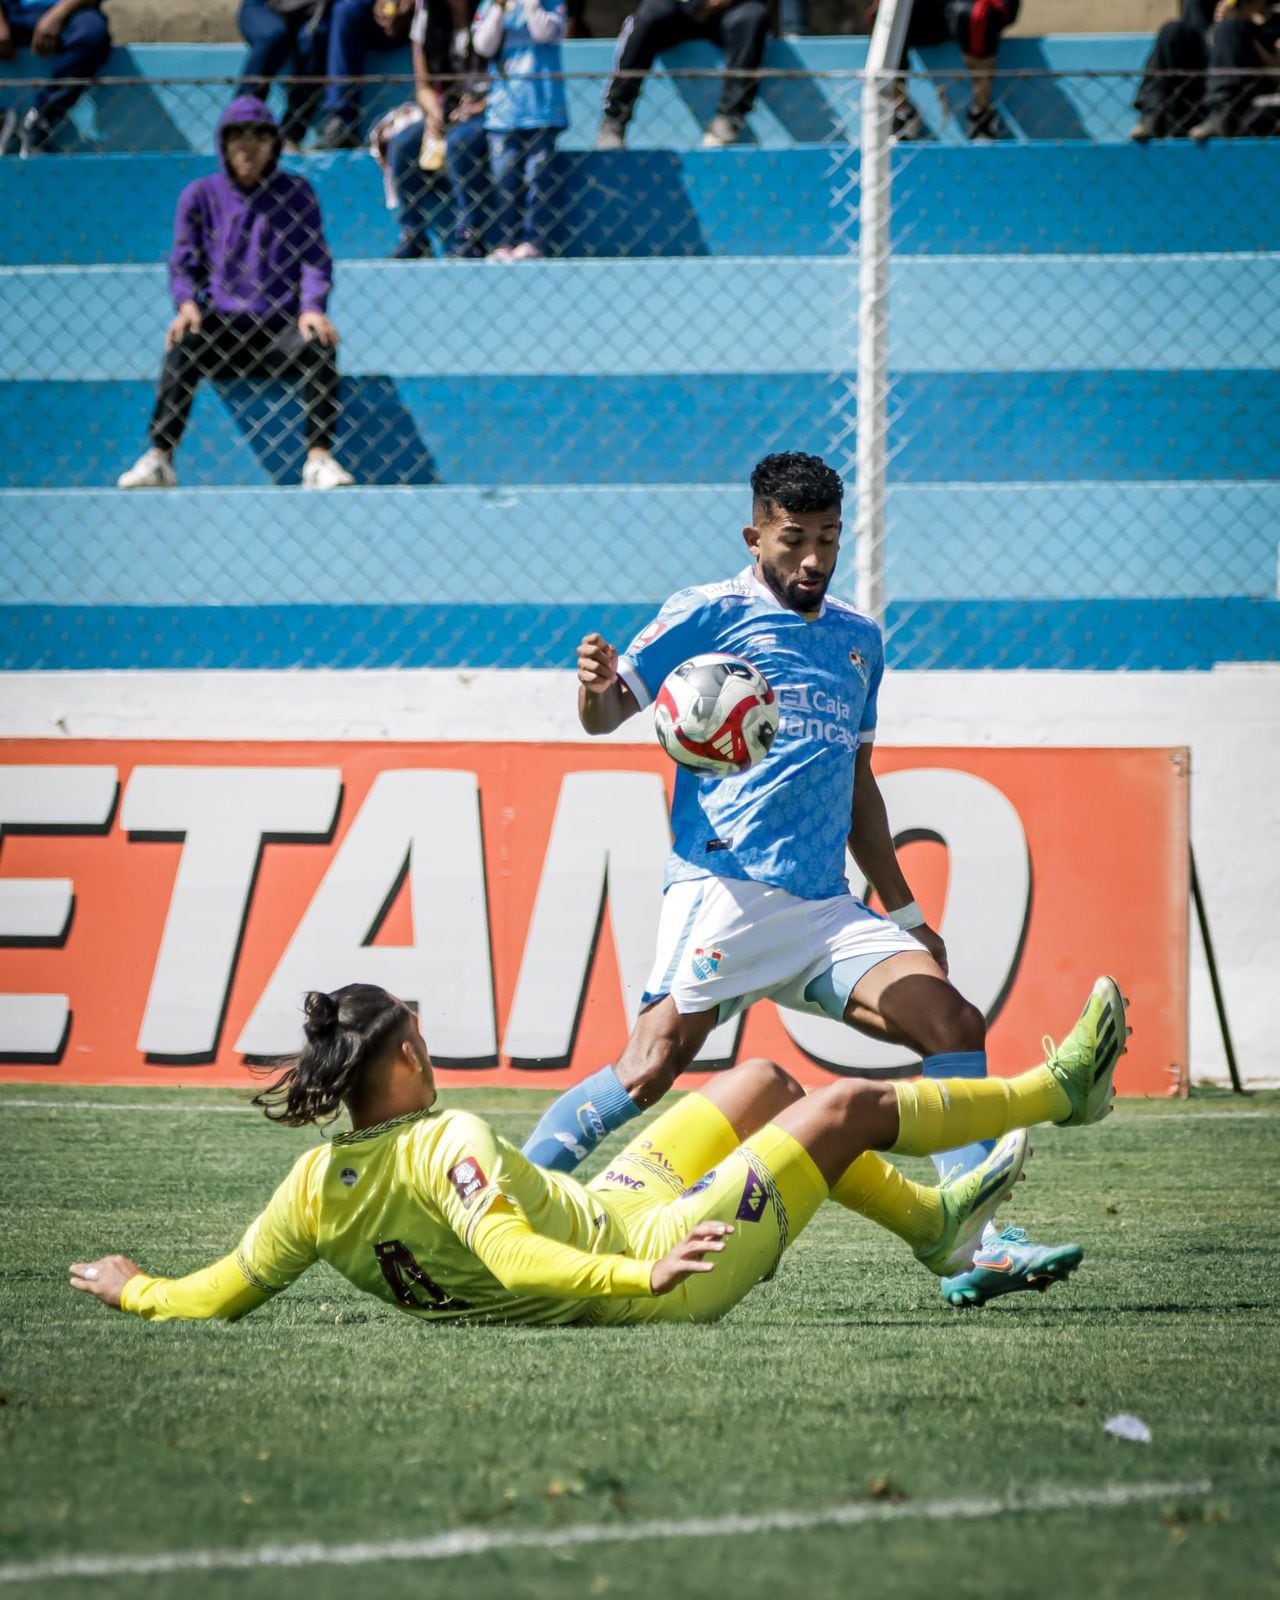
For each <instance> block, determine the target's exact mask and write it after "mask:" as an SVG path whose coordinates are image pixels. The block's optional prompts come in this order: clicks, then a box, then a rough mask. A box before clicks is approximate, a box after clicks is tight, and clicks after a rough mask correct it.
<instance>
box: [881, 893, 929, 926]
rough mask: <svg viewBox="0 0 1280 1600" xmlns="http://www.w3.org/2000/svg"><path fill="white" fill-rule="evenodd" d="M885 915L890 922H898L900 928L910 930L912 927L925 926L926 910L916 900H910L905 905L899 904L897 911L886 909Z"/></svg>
mask: <svg viewBox="0 0 1280 1600" xmlns="http://www.w3.org/2000/svg"><path fill="white" fill-rule="evenodd" d="M885 916H886V917H888V919H889V921H890V922H896V923H897V924H898V926H899V927H900V928H905V929H906V930H907V931H908V932H910V931H911V929H912V928H923V927H924V912H923V911H921V909H920V907H919V906H918V905H917V904H916V903H915V901H914V900H908V901H907V903H906V905H905V906H899V907H898V909H897V910H896V911H886V912H885Z"/></svg>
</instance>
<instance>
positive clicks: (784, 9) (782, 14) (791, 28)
mask: <svg viewBox="0 0 1280 1600" xmlns="http://www.w3.org/2000/svg"><path fill="white" fill-rule="evenodd" d="M778 10H779V25H780V27H781V28H782V34H783V37H784V38H788V37H792V38H794V37H796V36H797V35H800V34H805V33H808V31H809V0H782V4H781V5H780V6H779V8H778Z"/></svg>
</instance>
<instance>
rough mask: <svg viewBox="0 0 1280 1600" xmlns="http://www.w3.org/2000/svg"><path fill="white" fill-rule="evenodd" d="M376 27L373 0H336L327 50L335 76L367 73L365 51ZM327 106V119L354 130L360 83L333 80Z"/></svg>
mask: <svg viewBox="0 0 1280 1600" xmlns="http://www.w3.org/2000/svg"><path fill="white" fill-rule="evenodd" d="M374 27H375V23H374V21H373V8H372V5H371V3H370V0H334V6H333V11H332V13H331V15H330V18H329V44H328V51H327V57H328V61H327V71H328V75H329V78H330V79H331V80H334V79H338V78H357V79H358V78H360V77H362V76H363V74H364V58H365V52H366V50H367V49H368V48H369V42H370V40H369V35H370V33H371V31H372V30H373V28H374ZM324 110H325V117H326V119H329V118H332V119H335V120H336V121H338V122H340V123H342V124H344V125H345V126H346V127H347V128H348V129H349V130H352V131H353V132H354V131H355V130H356V129H357V128H358V127H359V123H360V85H359V83H338V82H333V81H331V82H330V84H329V86H328V88H327V89H326V90H325V95H324Z"/></svg>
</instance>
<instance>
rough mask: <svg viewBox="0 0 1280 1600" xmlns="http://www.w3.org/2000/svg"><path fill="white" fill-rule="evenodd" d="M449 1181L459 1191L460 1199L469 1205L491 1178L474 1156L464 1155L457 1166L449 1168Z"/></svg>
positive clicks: (465, 1204)
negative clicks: (486, 1175) (485, 1173)
mask: <svg viewBox="0 0 1280 1600" xmlns="http://www.w3.org/2000/svg"><path fill="white" fill-rule="evenodd" d="M449 1182H450V1183H451V1184H452V1185H453V1187H454V1188H455V1189H456V1190H457V1191H458V1199H459V1200H461V1201H462V1203H463V1205H464V1206H469V1205H470V1204H471V1202H472V1201H473V1200H474V1199H475V1197H476V1196H477V1195H478V1194H479V1193H480V1191H481V1189H483V1188H484V1187H485V1186H486V1185H487V1184H488V1182H489V1180H488V1178H486V1177H485V1175H484V1171H483V1169H482V1168H481V1166H480V1163H479V1162H478V1161H477V1160H475V1158H474V1157H473V1156H464V1157H463V1159H462V1160H461V1161H459V1162H458V1164H457V1166H454V1167H450V1168H449Z"/></svg>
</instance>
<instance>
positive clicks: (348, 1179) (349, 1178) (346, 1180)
mask: <svg viewBox="0 0 1280 1600" xmlns="http://www.w3.org/2000/svg"><path fill="white" fill-rule="evenodd" d="M356 1176H357V1174H356V1169H355V1168H354V1167H343V1169H342V1171H341V1172H340V1173H339V1174H338V1178H339V1181H340V1182H341V1183H343V1184H345V1186H346V1187H347V1188H348V1189H350V1188H351V1186H352V1185H353V1184H354V1183H355V1181H356Z"/></svg>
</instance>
